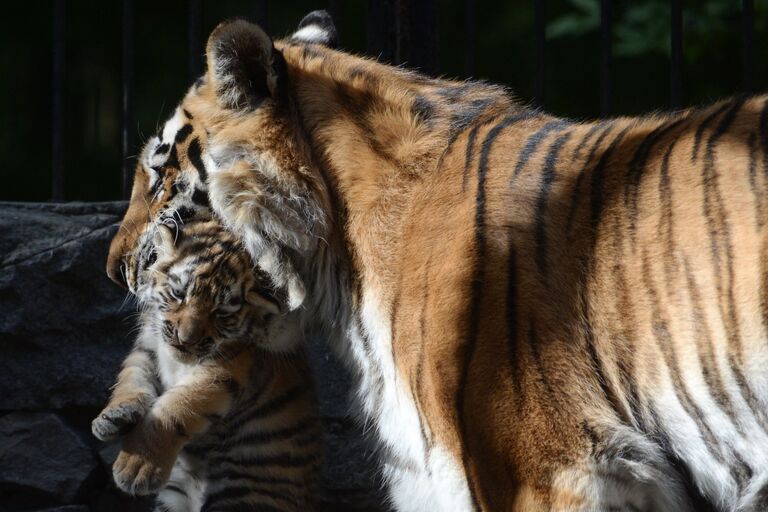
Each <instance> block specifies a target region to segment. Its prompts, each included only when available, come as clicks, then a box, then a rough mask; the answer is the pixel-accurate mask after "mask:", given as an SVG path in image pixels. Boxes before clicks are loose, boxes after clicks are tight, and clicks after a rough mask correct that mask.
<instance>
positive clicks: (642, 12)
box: [547, 0, 768, 60]
mask: <svg viewBox="0 0 768 512" xmlns="http://www.w3.org/2000/svg"><path fill="white" fill-rule="evenodd" d="M568 4H569V6H570V9H568V11H567V12H565V13H564V14H562V15H560V16H558V17H557V18H555V19H554V20H552V21H551V22H550V23H549V24H548V25H547V38H548V39H550V40H556V39H561V38H576V37H581V36H584V35H586V34H589V33H591V32H596V31H597V30H599V27H600V0H568ZM766 8H768V0H756V1H755V12H756V14H757V15H758V16H757V22H758V26H757V27H756V28H760V26H761V25H762V24H763V23H764V16H763V17H761V16H759V14H760V13H761V12H765V10H766ZM740 19H741V2H737V1H734V0H698V1H696V2H695V3H694V2H689V3H688V5H687V6H685V7H684V10H683V20H684V34H685V36H684V37H685V53H686V58H688V59H692V60H695V59H697V58H698V57H699V56H700V55H701V54H702V50H703V49H704V48H705V47H706V46H707V43H706V41H707V39H712V38H715V39H716V38H722V37H724V36H725V35H727V34H731V33H733V30H734V28H735V26H737V25H738V23H739V22H740ZM613 38H614V46H613V52H614V55H616V56H617V57H629V56H637V55H645V54H650V53H657V54H662V55H669V52H670V2H669V1H668V0H645V1H642V2H639V1H632V2H629V1H627V2H614V13H613Z"/></svg>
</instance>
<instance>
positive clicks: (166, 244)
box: [153, 224, 176, 254]
mask: <svg viewBox="0 0 768 512" xmlns="http://www.w3.org/2000/svg"><path fill="white" fill-rule="evenodd" d="M153 242H154V244H155V248H156V249H157V250H158V252H160V253H161V254H170V253H172V252H173V251H174V250H175V249H176V232H175V230H174V229H173V228H171V227H170V226H167V225H165V224H157V225H156V228H155V235H154V238H153Z"/></svg>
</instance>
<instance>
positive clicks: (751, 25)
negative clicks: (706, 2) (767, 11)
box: [741, 0, 755, 92]
mask: <svg viewBox="0 0 768 512" xmlns="http://www.w3.org/2000/svg"><path fill="white" fill-rule="evenodd" d="M742 6H743V7H742V16H741V20H742V73H743V74H742V88H743V89H744V91H745V92H752V72H753V70H754V38H755V3H754V0H742Z"/></svg>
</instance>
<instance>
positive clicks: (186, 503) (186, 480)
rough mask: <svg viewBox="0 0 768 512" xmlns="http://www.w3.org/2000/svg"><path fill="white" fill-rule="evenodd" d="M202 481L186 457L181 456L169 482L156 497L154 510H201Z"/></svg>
mask: <svg viewBox="0 0 768 512" xmlns="http://www.w3.org/2000/svg"><path fill="white" fill-rule="evenodd" d="M202 495H203V489H202V482H201V481H200V479H199V478H198V477H197V476H196V474H195V472H194V471H192V470H191V468H190V467H189V464H188V463H187V461H186V460H185V459H184V457H179V459H178V460H177V461H176V464H174V466H173V469H172V470H171V476H170V478H169V479H168V483H167V484H165V486H164V487H163V488H162V489H160V492H159V493H158V494H157V498H156V499H155V506H154V509H153V510H154V512H199V511H200V509H201V505H202Z"/></svg>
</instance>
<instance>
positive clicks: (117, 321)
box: [0, 202, 384, 512]
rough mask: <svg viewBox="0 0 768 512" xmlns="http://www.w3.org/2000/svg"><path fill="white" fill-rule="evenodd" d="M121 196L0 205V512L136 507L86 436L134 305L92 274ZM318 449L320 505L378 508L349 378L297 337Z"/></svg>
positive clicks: (100, 448)
mask: <svg viewBox="0 0 768 512" xmlns="http://www.w3.org/2000/svg"><path fill="white" fill-rule="evenodd" d="M125 208H126V204H125V203H121V202H115V203H88V204H82V203H67V204H27V203H2V202H0V311H2V315H0V353H1V354H2V356H1V357H0V496H1V497H2V498H0V512H6V511H8V512H11V511H33V510H47V511H51V512H53V511H56V512H86V511H102V510H103V511H109V512H121V511H131V512H134V511H135V512H140V511H144V510H148V509H150V508H151V507H150V505H151V501H150V500H147V499H143V500H137V499H131V498H128V497H126V496H125V495H123V494H121V493H120V492H119V491H117V489H115V487H114V485H113V484H112V483H111V477H110V471H109V469H110V468H109V466H110V465H111V461H112V460H113V459H114V456H115V454H116V447H115V446H105V445H103V444H101V443H99V442H98V441H96V440H95V439H94V438H93V437H92V436H91V435H90V429H89V424H90V420H91V419H92V418H93V417H94V415H95V414H96V413H97V412H98V411H99V410H100V409H101V407H102V406H103V404H104V403H105V401H106V399H107V396H108V392H109V387H110V386H111V385H112V383H113V381H114V378H115V375H116V372H117V369H118V368H119V365H120V362H121V361H122V359H123V358H124V357H125V354H126V353H127V352H128V350H129V349H130V347H131V339H130V335H129V332H130V330H131V327H132V323H131V314H132V313H134V306H133V303H132V302H131V301H130V300H127V297H126V295H125V292H123V291H122V290H120V289H119V288H118V287H117V286H115V285H114V284H112V283H111V282H110V281H109V279H107V277H106V274H105V272H104V264H105V262H106V254H107V249H108V247H109V241H110V240H111V238H112V236H113V234H114V233H115V231H116V229H117V225H118V223H119V221H120V219H121V218H122V215H123V212H124V210H125ZM308 345H309V346H308V350H309V353H310V359H311V361H312V364H313V368H314V370H315V373H316V377H317V380H318V382H319V387H320V390H319V394H320V402H321V413H322V415H323V422H324V425H325V426H326V429H325V430H326V440H327V456H326V464H325V467H324V470H323V483H324V486H323V487H324V489H323V492H322V495H321V496H320V497H319V498H320V502H321V503H320V506H319V508H320V509H321V510H329V511H330V510H334V511H345V510H349V511H353V510H384V506H383V505H382V502H383V500H382V498H381V494H380V492H379V491H378V488H379V485H378V483H377V481H376V476H375V475H376V471H375V469H374V468H375V466H376V465H375V462H374V456H373V454H372V452H371V450H370V449H369V448H368V445H367V443H366V442H365V441H363V439H362V436H361V432H360V429H359V428H358V426H357V425H356V423H355V422H354V421H353V420H352V419H350V417H349V415H348V404H347V400H346V398H347V393H348V390H349V381H348V378H347V376H346V374H345V372H344V371H342V369H341V368H340V367H339V365H338V363H337V362H336V361H335V360H334V359H333V358H332V357H331V356H330V354H329V352H328V350H327V349H326V347H325V346H324V344H323V343H322V342H320V341H318V340H313V341H312V342H310V343H309V344H308Z"/></svg>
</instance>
